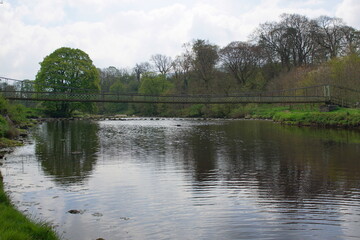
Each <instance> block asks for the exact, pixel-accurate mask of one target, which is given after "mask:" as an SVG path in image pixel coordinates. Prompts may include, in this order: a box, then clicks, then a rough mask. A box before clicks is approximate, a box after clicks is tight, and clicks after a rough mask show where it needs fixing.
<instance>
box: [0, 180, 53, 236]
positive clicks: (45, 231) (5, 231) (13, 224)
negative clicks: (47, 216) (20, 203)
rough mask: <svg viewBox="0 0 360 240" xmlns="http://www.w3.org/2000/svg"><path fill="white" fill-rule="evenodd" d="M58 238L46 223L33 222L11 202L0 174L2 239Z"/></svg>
mask: <svg viewBox="0 0 360 240" xmlns="http://www.w3.org/2000/svg"><path fill="white" fill-rule="evenodd" d="M10 239H11V240H56V239H58V237H57V236H56V234H55V233H54V231H53V230H52V228H51V227H50V226H48V225H47V224H45V223H36V224H35V223H33V222H31V221H30V220H29V219H28V218H26V217H25V216H24V215H22V214H21V213H20V212H19V211H17V210H16V209H15V208H14V207H13V206H12V205H11V203H10V201H9V199H8V197H7V196H6V194H5V193H4V190H3V182H2V177H1V174H0V240H10Z"/></svg>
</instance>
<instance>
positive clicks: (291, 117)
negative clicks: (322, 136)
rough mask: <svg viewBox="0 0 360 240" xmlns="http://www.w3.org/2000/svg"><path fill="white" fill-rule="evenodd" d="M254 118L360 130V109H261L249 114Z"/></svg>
mask: <svg viewBox="0 0 360 240" xmlns="http://www.w3.org/2000/svg"><path fill="white" fill-rule="evenodd" d="M249 116H250V117H252V118H260V119H271V120H273V121H275V122H279V123H282V124H287V125H297V126H314V127H327V128H360V109H349V108H340V107H335V109H333V110H332V111H329V112H323V111H321V110H320V107H319V106H318V105H314V106H303V105H297V106H286V107H275V108H274V107H260V108H258V109H255V110H254V111H253V112H252V113H250V114H249Z"/></svg>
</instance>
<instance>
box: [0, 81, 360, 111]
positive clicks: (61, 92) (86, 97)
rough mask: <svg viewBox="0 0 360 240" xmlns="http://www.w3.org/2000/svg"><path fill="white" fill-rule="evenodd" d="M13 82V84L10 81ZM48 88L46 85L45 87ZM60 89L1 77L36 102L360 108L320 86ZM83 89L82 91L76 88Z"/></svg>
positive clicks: (3, 89) (7, 91)
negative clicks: (178, 91)
mask: <svg viewBox="0 0 360 240" xmlns="http://www.w3.org/2000/svg"><path fill="white" fill-rule="evenodd" d="M9 82H12V84H9ZM45 88H46V86H45ZM49 88H51V89H55V90H56V91H57V92H36V91H34V82H33V81H20V80H15V79H10V78H4V77H0V93H1V94H2V95H3V96H4V97H5V98H8V99H13V100H33V101H76V102H79V101H80V102H125V103H126V102H133V103H189V104H193V103H203V104H207V103H209V104H211V103H225V104H226V103H312V102H324V103H325V102H327V103H334V104H339V105H341V106H346V107H360V103H359V102H360V91H358V90H354V89H350V88H345V87H339V86H333V85H318V86H310V87H303V88H293V89H285V90H276V91H266V92H242V93H233V94H227V95H161V96H155V95H142V94H120V93H111V92H93V91H94V90H91V89H73V88H64V87H59V88H58V86H49ZM79 90H81V91H82V93H78V92H77V91H79Z"/></svg>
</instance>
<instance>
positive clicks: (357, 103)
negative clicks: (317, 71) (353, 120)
mask: <svg viewBox="0 0 360 240" xmlns="http://www.w3.org/2000/svg"><path fill="white" fill-rule="evenodd" d="M330 88H331V102H332V103H333V104H337V105H340V106H343V107H352V108H360V91H359V90H356V89H351V88H347V87H342V86H335V85H332V86H330Z"/></svg>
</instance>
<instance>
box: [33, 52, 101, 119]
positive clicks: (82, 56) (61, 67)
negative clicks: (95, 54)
mask: <svg viewBox="0 0 360 240" xmlns="http://www.w3.org/2000/svg"><path fill="white" fill-rule="evenodd" d="M40 65H41V67H40V70H39V72H38V73H37V75H36V80H35V84H36V85H35V89H36V91H39V92H40V91H49V92H54V93H81V92H86V89H93V90H94V91H95V92H96V91H99V90H100V78H99V72H98V71H97V69H96V68H95V66H94V65H93V63H92V60H91V59H90V57H89V56H88V55H87V54H86V53H85V52H83V51H81V50H80V49H72V48H66V47H63V48H59V49H57V50H55V51H54V52H53V53H51V54H50V55H48V56H46V57H45V58H44V60H43V61H42V62H41V63H40ZM64 96H65V95H64ZM43 106H44V107H45V108H46V112H47V113H48V114H50V115H51V116H54V117H61V116H63V117H68V116H70V115H71V114H72V112H73V111H74V110H75V109H78V110H80V109H81V110H83V111H90V112H91V111H94V109H95V105H94V104H93V103H70V102H44V103H43Z"/></svg>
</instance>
